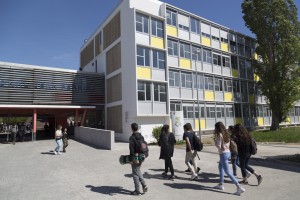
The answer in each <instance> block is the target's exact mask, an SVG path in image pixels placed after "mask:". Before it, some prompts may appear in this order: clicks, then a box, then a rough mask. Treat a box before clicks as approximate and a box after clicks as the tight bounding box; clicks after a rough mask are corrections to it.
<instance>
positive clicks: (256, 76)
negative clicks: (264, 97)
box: [254, 74, 260, 82]
mask: <svg viewBox="0 0 300 200" xmlns="http://www.w3.org/2000/svg"><path fill="white" fill-rule="evenodd" d="M254 80H255V81H256V82H258V81H259V80H260V78H259V76H258V75H257V74H254Z"/></svg>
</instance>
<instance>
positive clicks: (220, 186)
mask: <svg viewBox="0 0 300 200" xmlns="http://www.w3.org/2000/svg"><path fill="white" fill-rule="evenodd" d="M214 189H217V190H224V185H223V184H221V183H219V184H218V185H216V186H215V187H214Z"/></svg>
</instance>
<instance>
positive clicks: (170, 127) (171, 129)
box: [169, 118, 173, 132]
mask: <svg viewBox="0 0 300 200" xmlns="http://www.w3.org/2000/svg"><path fill="white" fill-rule="evenodd" d="M169 124H170V125H169V129H170V132H172V131H173V127H172V120H171V118H170V122H169Z"/></svg>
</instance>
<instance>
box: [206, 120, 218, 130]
mask: <svg viewBox="0 0 300 200" xmlns="http://www.w3.org/2000/svg"><path fill="white" fill-rule="evenodd" d="M215 124H216V120H215V119H211V118H209V119H206V129H214V128H215Z"/></svg>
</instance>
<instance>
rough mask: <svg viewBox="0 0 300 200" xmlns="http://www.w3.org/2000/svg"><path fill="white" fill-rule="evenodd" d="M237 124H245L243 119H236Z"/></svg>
mask: <svg viewBox="0 0 300 200" xmlns="http://www.w3.org/2000/svg"><path fill="white" fill-rule="evenodd" d="M235 123H236V124H243V120H242V118H235Z"/></svg>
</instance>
